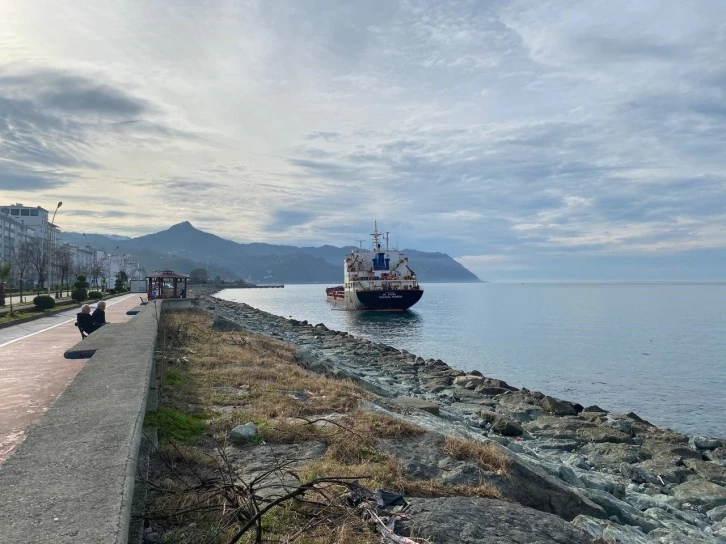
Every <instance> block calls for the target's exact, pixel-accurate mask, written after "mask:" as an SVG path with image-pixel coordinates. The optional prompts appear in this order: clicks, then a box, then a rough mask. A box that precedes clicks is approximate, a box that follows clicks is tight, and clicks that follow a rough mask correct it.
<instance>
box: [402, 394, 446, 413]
mask: <svg viewBox="0 0 726 544" xmlns="http://www.w3.org/2000/svg"><path fill="white" fill-rule="evenodd" d="M394 402H395V403H396V404H398V405H399V406H402V407H404V408H412V409H416V410H423V411H424V412H428V413H429V414H433V415H435V416H438V415H439V405H438V404H436V403H435V402H430V401H427V400H423V399H420V398H418V397H398V398H397V399H396V400H395V401H394Z"/></svg>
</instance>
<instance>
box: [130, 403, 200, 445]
mask: <svg viewBox="0 0 726 544" xmlns="http://www.w3.org/2000/svg"><path fill="white" fill-rule="evenodd" d="M207 417H208V415H207V414H203V413H202V414H187V413H184V412H180V411H179V410H175V409H173V408H168V407H164V406H161V407H159V408H155V409H153V410H149V411H148V412H147V413H146V416H145V417H144V425H151V426H153V427H156V428H157V430H158V431H159V438H161V439H162V440H177V441H179V442H184V443H187V444H195V443H197V442H199V440H200V438H201V434H202V431H203V430H204V427H205V426H206V421H205V420H206V419H207Z"/></svg>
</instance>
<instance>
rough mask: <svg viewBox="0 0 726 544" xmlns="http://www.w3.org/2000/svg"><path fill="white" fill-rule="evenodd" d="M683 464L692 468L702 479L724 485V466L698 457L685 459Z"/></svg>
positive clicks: (725, 476) (725, 475)
mask: <svg viewBox="0 0 726 544" xmlns="http://www.w3.org/2000/svg"><path fill="white" fill-rule="evenodd" d="M683 464H685V465H686V466H687V467H688V468H690V469H691V470H693V471H694V472H695V473H696V474H698V475H699V476H700V477H701V478H703V479H704V480H709V481H711V482H713V483H716V484H718V485H723V486H726V467H723V466H721V465H717V464H716V463H712V462H709V461H700V460H698V459H686V460H685V461H684V462H683Z"/></svg>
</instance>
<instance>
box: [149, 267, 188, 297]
mask: <svg viewBox="0 0 726 544" xmlns="http://www.w3.org/2000/svg"><path fill="white" fill-rule="evenodd" d="M188 279H189V276H185V275H184V274H177V273H176V272H173V271H171V270H163V271H161V272H156V273H154V274H151V275H150V276H146V294H147V295H148V296H149V300H154V299H157V298H187V280H188ZM182 284H183V285H182Z"/></svg>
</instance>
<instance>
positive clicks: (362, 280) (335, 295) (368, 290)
mask: <svg viewBox="0 0 726 544" xmlns="http://www.w3.org/2000/svg"><path fill="white" fill-rule="evenodd" d="M371 236H372V237H373V246H372V249H371V250H368V249H363V248H356V249H353V250H352V251H351V253H350V255H348V256H347V257H346V258H345V261H344V263H343V281H344V284H343V285H341V286H338V287H331V288H328V289H327V290H326V291H327V295H328V300H329V301H330V302H331V303H332V304H333V307H334V308H336V309H345V310H379V311H397V310H398V311H400V310H406V309H408V308H410V307H411V306H413V305H414V304H416V302H418V301H419V299H420V298H421V296H422V295H423V289H421V287H420V286H419V284H418V278H417V277H416V273H415V272H414V271H413V270H412V269H411V267H410V266H409V265H408V257H406V256H405V255H403V254H402V253H401V252H400V251H399V250H398V249H391V248H390V247H389V243H388V235H387V234H386V235H385V236H384V234H383V233H381V232H379V231H378V224H377V223H376V226H375V230H374V231H373V232H372V233H371ZM382 241H385V244H386V247H385V249H384V248H383V246H382V244H381V242H382Z"/></svg>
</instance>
